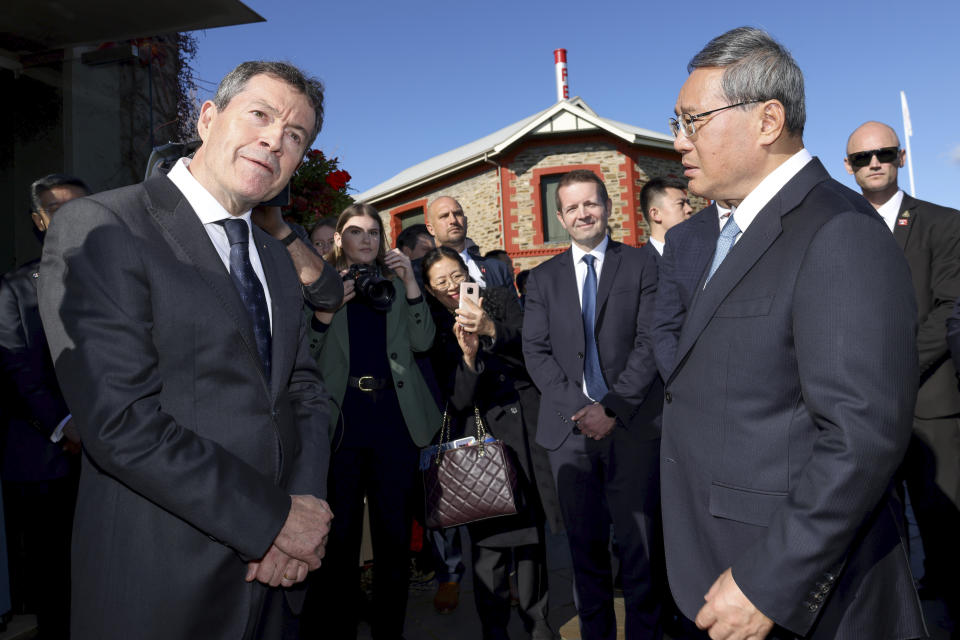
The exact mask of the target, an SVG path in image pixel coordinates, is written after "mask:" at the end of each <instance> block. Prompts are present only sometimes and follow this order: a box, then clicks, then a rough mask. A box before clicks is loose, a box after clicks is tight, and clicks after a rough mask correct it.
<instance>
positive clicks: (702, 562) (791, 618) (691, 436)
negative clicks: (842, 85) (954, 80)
mask: <svg viewBox="0 0 960 640" xmlns="http://www.w3.org/2000/svg"><path fill="white" fill-rule="evenodd" d="M688 69H689V71H690V75H689V77H688V78H687V80H686V82H685V83H684V85H683V87H682V88H681V89H680V95H679V97H678V99H677V102H676V106H675V108H674V113H675V118H674V119H672V121H671V127H672V128H673V131H674V135H675V136H676V137H675V141H674V148H676V150H677V151H678V152H680V154H681V156H682V163H683V166H684V169H685V171H684V173H685V175H686V176H687V178H689V189H690V191H692V192H693V193H696V194H698V195H701V196H704V197H707V198H711V199H714V200H723V201H726V202H727V203H729V204H730V205H731V206H732V208H733V213H732V215H731V216H730V218H729V219H728V220H727V222H726V223H725V224H724V227H723V230H721V232H720V234H719V236H718V237H717V242H716V246H715V249H714V254H713V257H712V260H711V261H710V266H709V267H708V268H707V270H706V271H705V272H704V273H703V275H702V277H701V279H700V282H699V284H698V286H697V289H696V292H695V294H694V298H693V300H692V302H691V305H690V308H689V310H688V311H687V315H686V318H685V320H684V323H683V328H682V330H681V332H680V338H679V342H678V343H677V350H676V357H675V366H674V367H673V369H672V372H671V373H670V374H669V376H668V378H667V380H666V390H665V394H664V403H665V404H664V411H663V441H662V447H661V465H660V469H661V484H662V504H663V525H664V541H665V546H666V560H667V575H668V576H669V579H670V587H671V590H672V592H673V595H674V597H675V599H676V602H677V604H678V606H679V608H680V610H681V611H682V612H683V613H684V615H686V616H687V617H688V618H690V619H691V620H694V621H695V623H696V625H697V626H698V627H699V628H700V629H704V630H707V632H708V633H709V635H710V637H711V638H715V639H718V638H724V639H730V640H742V639H745V638H755V639H760V638H764V637H771V638H791V639H792V638H796V637H797V636H801V637H805V638H831V639H832V638H864V639H866V638H887V639H895V638H896V639H903V638H919V637H924V636H926V630H925V628H924V622H923V617H922V614H921V612H920V608H919V602H918V599H917V596H916V591H915V589H914V587H913V580H912V577H911V574H910V569H909V566H908V562H907V557H906V554H905V553H904V548H903V543H902V539H901V536H900V527H899V525H900V524H901V520H900V515H901V512H900V509H899V507H898V505H897V504H896V495H895V493H894V492H893V490H892V486H891V478H892V476H893V474H894V471H895V470H896V468H897V466H898V465H899V463H900V460H901V459H902V458H903V454H904V451H905V450H906V446H907V442H908V441H909V437H910V422H911V414H912V412H913V404H914V400H915V399H916V379H917V378H916V377H917V352H916V344H915V342H914V331H915V328H916V305H915V303H914V299H913V291H912V287H911V284H910V272H909V269H908V268H907V264H906V262H905V261H904V259H903V256H902V254H901V253H900V251H899V249H898V247H897V243H896V242H895V241H894V240H893V238H892V237H891V236H890V233H889V231H888V230H887V229H886V227H884V225H883V222H882V221H881V220H880V218H879V217H878V216H877V215H876V213H875V212H874V211H873V209H872V208H871V207H870V205H869V204H867V203H866V202H865V201H864V200H863V198H861V197H860V196H859V194H856V193H854V192H853V191H851V190H850V189H847V188H846V187H844V186H842V185H840V184H839V183H837V182H836V181H834V180H832V179H831V178H830V176H829V175H828V174H827V172H826V170H825V169H824V168H823V165H822V164H821V163H820V161H819V160H817V159H816V158H813V157H812V156H811V155H810V153H809V152H808V151H807V150H806V149H805V148H804V145H803V138H802V135H803V126H804V121H805V107H804V93H803V75H802V73H801V72H800V69H799V68H798V67H797V65H796V63H795V62H794V60H793V57H792V56H791V55H790V53H789V52H788V51H787V50H786V49H785V48H784V47H783V46H781V45H780V44H779V43H777V42H776V41H774V40H773V39H772V38H771V37H770V36H769V35H768V34H766V33H765V32H763V31H760V30H758V29H753V28H748V27H742V28H739V29H734V30H732V31H729V32H727V33H725V34H723V35H721V36H718V37H717V38H715V39H713V40H712V41H711V42H710V43H708V44H707V46H706V47H705V48H704V49H703V50H702V51H700V52H699V53H698V54H697V55H695V56H694V58H693V60H692V61H691V62H690V64H689V66H688ZM668 242H669V240H668Z"/></svg>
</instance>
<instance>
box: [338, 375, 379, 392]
mask: <svg viewBox="0 0 960 640" xmlns="http://www.w3.org/2000/svg"><path fill="white" fill-rule="evenodd" d="M388 382H389V380H388V379H387V378H374V377H373V376H360V377H359V378H358V377H356V376H350V377H349V378H347V384H349V385H350V386H351V387H353V388H354V389H360V391H379V390H380V389H383V388H384V387H385V386H387V383H388Z"/></svg>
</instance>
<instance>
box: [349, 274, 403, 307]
mask: <svg viewBox="0 0 960 640" xmlns="http://www.w3.org/2000/svg"><path fill="white" fill-rule="evenodd" d="M343 279H344V281H346V280H353V282H354V290H355V291H356V292H357V297H359V298H360V299H362V300H363V301H364V302H366V303H367V304H369V305H370V306H371V307H373V308H374V309H376V310H377V311H389V310H390V307H391V306H392V305H393V299H394V297H395V296H396V290H395V289H394V288H393V283H392V282H390V280H388V279H387V278H384V277H383V276H381V275H380V268H379V267H378V266H377V265H373V264H352V265H350V270H349V271H348V272H347V274H346V275H344V276H343Z"/></svg>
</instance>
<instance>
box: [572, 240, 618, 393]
mask: <svg viewBox="0 0 960 640" xmlns="http://www.w3.org/2000/svg"><path fill="white" fill-rule="evenodd" d="M608 244H610V236H604V238H603V240H601V241H600V244H598V245H597V246H595V247H594V248H593V249H592V250H591V251H590V255H592V256H593V257H594V258H595V260H594V261H593V270H594V271H595V272H596V274H597V292H599V291H600V272H601V271H602V270H603V257H604V255H606V253H607V245H608ZM585 255H587V252H586V251H584V250H583V249H581V248H580V247H578V246H577V245H576V244H574V243H572V242H571V243H570V257H571V258H572V259H573V270H574V273H576V275H577V300H578V301H579V302H580V311H581V314H582V312H583V283H584V282H585V281H586V279H587V263H586V262H584V261H583V256H585ZM580 322H581V324H582V323H583V319H582V318H581V320H580ZM583 395H585V396H587V397H588V398H590V394H589V393H588V392H587V378H586V376H584V378H583ZM590 399H591V400H599V398H590Z"/></svg>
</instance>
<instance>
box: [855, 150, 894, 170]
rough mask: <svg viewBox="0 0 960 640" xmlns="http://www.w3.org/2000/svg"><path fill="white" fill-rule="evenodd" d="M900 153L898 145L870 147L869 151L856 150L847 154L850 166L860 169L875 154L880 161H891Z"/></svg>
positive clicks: (868, 162)
mask: <svg viewBox="0 0 960 640" xmlns="http://www.w3.org/2000/svg"><path fill="white" fill-rule="evenodd" d="M899 155H900V147H883V148H882V149H871V150H870V151H857V152H856V153H851V154H849V155H847V160H848V161H849V162H850V166H852V167H853V168H854V169H860V168H863V167H865V166H867V165H868V164H870V160H871V159H872V158H873V156H877V160H879V161H880V162H893V161H894V160H896V159H897V156H899Z"/></svg>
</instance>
